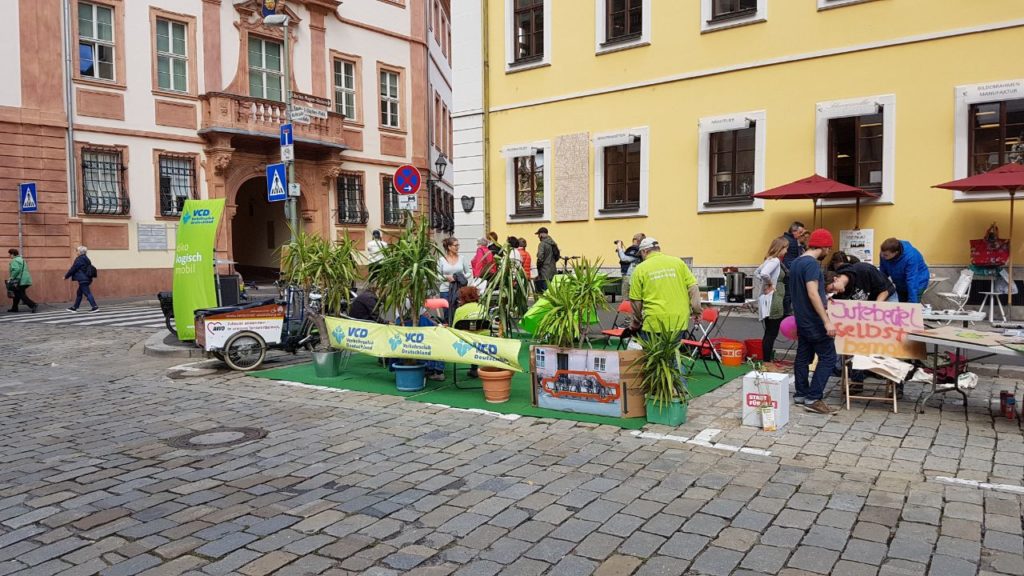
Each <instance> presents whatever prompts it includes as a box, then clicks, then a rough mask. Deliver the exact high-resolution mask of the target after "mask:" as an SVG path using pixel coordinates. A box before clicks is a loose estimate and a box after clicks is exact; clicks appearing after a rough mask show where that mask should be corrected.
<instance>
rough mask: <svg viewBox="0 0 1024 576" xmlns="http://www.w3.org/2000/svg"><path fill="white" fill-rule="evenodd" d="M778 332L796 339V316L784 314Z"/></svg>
mask: <svg viewBox="0 0 1024 576" xmlns="http://www.w3.org/2000/svg"><path fill="white" fill-rule="evenodd" d="M779 332H782V335H783V336H785V337H786V338H789V339H790V340H796V317H795V316H786V317H785V318H783V319H782V324H780V325H779Z"/></svg>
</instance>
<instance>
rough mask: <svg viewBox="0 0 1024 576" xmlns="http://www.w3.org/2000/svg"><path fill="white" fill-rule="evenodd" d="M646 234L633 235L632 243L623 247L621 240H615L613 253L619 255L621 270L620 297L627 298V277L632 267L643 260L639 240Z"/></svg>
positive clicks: (630, 273) (630, 274)
mask: <svg viewBox="0 0 1024 576" xmlns="http://www.w3.org/2000/svg"><path fill="white" fill-rule="evenodd" d="M646 237H647V236H645V235H644V233H643V232H640V233H638V234H634V235H633V244H631V245H630V246H629V248H624V247H623V244H622V240H616V241H615V253H616V254H617V255H618V256H619V269H620V270H621V271H622V297H623V298H629V279H630V277H632V276H633V269H635V268H636V265H637V264H639V263H640V262H642V261H643V258H641V257H640V242H642V241H643V239H644V238H646Z"/></svg>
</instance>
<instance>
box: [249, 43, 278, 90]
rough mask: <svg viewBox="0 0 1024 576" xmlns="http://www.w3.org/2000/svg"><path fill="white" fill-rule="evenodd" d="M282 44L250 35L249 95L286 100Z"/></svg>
mask: <svg viewBox="0 0 1024 576" xmlns="http://www.w3.org/2000/svg"><path fill="white" fill-rule="evenodd" d="M281 67H282V63H281V44H280V43H279V42H275V41H273V40H265V39H263V38H259V37H257V36H249V95H250V96H253V97H255V98H264V99H266V100H276V101H278V102H283V101H284V74H282V73H281Z"/></svg>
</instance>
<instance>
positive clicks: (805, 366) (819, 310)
mask: <svg viewBox="0 0 1024 576" xmlns="http://www.w3.org/2000/svg"><path fill="white" fill-rule="evenodd" d="M832 244H833V242H832V233H831V232H829V231H828V230H825V229H824V228H818V229H817V230H815V231H814V232H811V237H810V238H809V239H808V240H807V250H806V251H805V252H804V253H803V255H802V256H800V257H799V258H797V259H796V260H794V261H793V264H792V266H791V267H790V269H789V293H790V294H792V301H793V315H794V316H795V317H796V333H797V348H796V361H795V362H794V364H793V372H794V376H795V377H796V396H795V397H794V398H793V402H794V403H796V404H803V405H804V408H805V409H806V410H808V411H810V412H817V413H818V414H832V412H833V410H832V408H831V407H830V406H829V405H828V404H826V403H825V400H824V394H825V384H826V383H828V378H829V376H831V375H832V368H833V367H834V366H835V365H836V344H835V335H836V329H835V327H834V326H833V325H832V320H831V319H829V317H828V312H827V311H826V309H825V308H826V306H827V305H828V299H827V298H826V297H825V277H824V275H823V274H822V272H821V261H822V260H824V259H825V257H826V256H828V253H829V251H831V250H832ZM815 356H817V357H818V366H817V368H815V369H814V377H813V379H810V380H808V376H809V372H810V366H811V360H813V359H814V357H815Z"/></svg>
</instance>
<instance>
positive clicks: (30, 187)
mask: <svg viewBox="0 0 1024 576" xmlns="http://www.w3.org/2000/svg"><path fill="white" fill-rule="evenodd" d="M18 190H19V192H20V196H19V200H20V201H19V202H18V207H19V208H18V209H19V210H20V211H21V212H35V211H37V210H39V196H38V195H37V194H36V183H35V182H25V183H23V184H19V185H18Z"/></svg>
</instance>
